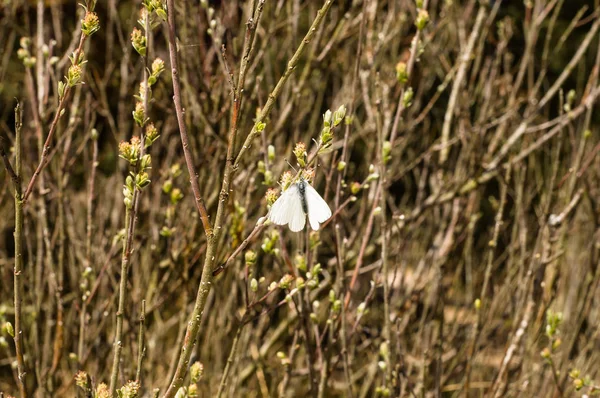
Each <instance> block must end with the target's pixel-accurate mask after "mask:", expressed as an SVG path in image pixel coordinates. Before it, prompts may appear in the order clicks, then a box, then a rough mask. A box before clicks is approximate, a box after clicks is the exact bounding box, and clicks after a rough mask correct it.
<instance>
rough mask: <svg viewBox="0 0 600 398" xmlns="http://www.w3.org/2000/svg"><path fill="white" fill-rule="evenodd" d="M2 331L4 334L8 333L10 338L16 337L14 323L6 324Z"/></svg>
mask: <svg viewBox="0 0 600 398" xmlns="http://www.w3.org/2000/svg"><path fill="white" fill-rule="evenodd" d="M2 329H4V332H5V333H7V334H8V335H9V336H10V337H15V329H14V328H13V325H12V323H10V322H5V323H4V326H3V327H2Z"/></svg>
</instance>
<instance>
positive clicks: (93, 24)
mask: <svg viewBox="0 0 600 398" xmlns="http://www.w3.org/2000/svg"><path fill="white" fill-rule="evenodd" d="M98 30H100V20H99V19H98V15H96V13H95V12H91V11H87V12H86V13H85V17H83V19H82V20H81V31H82V32H83V34H84V35H86V36H91V35H93V34H94V33H96V32H97V31H98Z"/></svg>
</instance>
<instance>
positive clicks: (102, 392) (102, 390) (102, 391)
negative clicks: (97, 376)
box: [95, 383, 110, 398]
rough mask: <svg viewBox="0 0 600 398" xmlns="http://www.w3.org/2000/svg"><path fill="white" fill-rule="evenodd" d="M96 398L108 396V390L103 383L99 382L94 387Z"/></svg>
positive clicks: (108, 397) (106, 397)
mask: <svg viewBox="0 0 600 398" xmlns="http://www.w3.org/2000/svg"><path fill="white" fill-rule="evenodd" d="M95 397H96V398H110V390H109V388H108V386H107V385H106V384H105V383H100V384H99V385H98V387H97V388H96V395H95Z"/></svg>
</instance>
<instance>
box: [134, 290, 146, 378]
mask: <svg viewBox="0 0 600 398" xmlns="http://www.w3.org/2000/svg"><path fill="white" fill-rule="evenodd" d="M145 321H146V300H142V312H141V313H140V332H139V335H138V361H137V372H136V374H135V381H137V382H138V383H139V385H140V386H141V385H142V364H143V362H144V355H145V354H146V346H145V344H146V343H145V334H146V330H145V326H146V325H145V324H144V323H145Z"/></svg>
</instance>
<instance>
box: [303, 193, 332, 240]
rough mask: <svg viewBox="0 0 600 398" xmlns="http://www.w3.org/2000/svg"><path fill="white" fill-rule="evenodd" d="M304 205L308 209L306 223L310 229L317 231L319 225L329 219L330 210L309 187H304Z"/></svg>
mask: <svg viewBox="0 0 600 398" xmlns="http://www.w3.org/2000/svg"><path fill="white" fill-rule="evenodd" d="M305 187H306V189H305V194H306V205H307V207H308V222H309V223H310V227H311V228H312V229H313V230H315V231H317V230H318V229H319V224H320V223H323V222H325V221H327V220H328V219H329V217H331V209H330V208H329V205H328V204H327V202H325V200H323V198H322V197H321V195H319V193H318V192H317V191H316V190H315V189H314V188H313V187H312V186H311V185H310V184H308V183H307V184H306V185H305Z"/></svg>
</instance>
